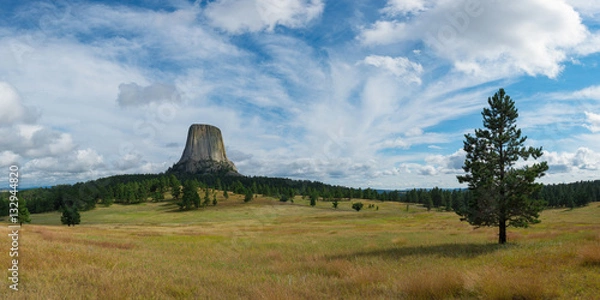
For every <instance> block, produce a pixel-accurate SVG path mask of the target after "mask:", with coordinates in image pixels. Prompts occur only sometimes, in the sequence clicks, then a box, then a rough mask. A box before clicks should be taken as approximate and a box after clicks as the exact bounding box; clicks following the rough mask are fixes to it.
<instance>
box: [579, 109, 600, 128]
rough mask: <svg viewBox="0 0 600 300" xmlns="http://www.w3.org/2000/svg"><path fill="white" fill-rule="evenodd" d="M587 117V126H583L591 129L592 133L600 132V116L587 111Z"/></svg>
mask: <svg viewBox="0 0 600 300" xmlns="http://www.w3.org/2000/svg"><path fill="white" fill-rule="evenodd" d="M585 117H586V119H587V124H584V125H583V126H584V127H585V128H587V129H589V130H590V131H591V132H594V133H595V132H600V114H595V113H591V112H587V111H586V112H585Z"/></svg>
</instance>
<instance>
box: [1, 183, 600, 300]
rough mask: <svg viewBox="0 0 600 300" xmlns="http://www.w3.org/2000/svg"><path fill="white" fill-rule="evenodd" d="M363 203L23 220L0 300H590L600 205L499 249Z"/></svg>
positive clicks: (441, 220)
mask: <svg viewBox="0 0 600 300" xmlns="http://www.w3.org/2000/svg"><path fill="white" fill-rule="evenodd" d="M353 202H356V200H354V201H353ZM362 202H363V203H365V208H364V209H363V210H361V211H360V212H356V211H354V210H352V209H351V202H341V203H340V206H339V208H338V209H337V210H334V209H333V208H332V206H331V203H327V202H318V204H317V207H314V208H313V207H310V206H309V205H308V200H301V199H299V197H297V198H296V199H295V203H293V204H292V203H289V202H288V203H281V202H279V201H277V200H276V199H272V198H263V197H258V198H255V199H254V200H253V201H252V202H250V203H247V204H244V203H243V201H242V196H240V195H234V196H232V197H230V198H229V199H228V200H225V199H223V198H219V204H218V205H217V206H210V207H207V208H205V209H199V210H194V211H185V212H181V211H178V210H177V206H176V205H175V204H172V203H169V202H163V203H143V204H139V205H128V206H124V205H112V206H111V207H98V208H96V209H95V210H92V211H88V212H82V213H81V220H82V223H81V225H77V226H75V227H66V226H62V225H60V214H59V213H47V214H39V215H32V217H31V218H32V224H26V225H25V226H24V227H23V228H22V229H21V231H20V240H19V241H20V246H19V248H20V249H19V269H20V284H19V288H20V290H19V291H17V292H13V291H11V290H9V289H8V281H6V279H5V284H4V285H3V287H2V288H1V289H0V298H2V299H186V298H190V299H600V203H592V204H590V205H589V206H587V207H584V208H579V209H574V210H564V209H562V210H547V211H544V212H543V213H542V217H541V220H542V223H540V224H537V225H534V226H532V227H530V228H527V229H514V228H511V229H509V237H508V239H509V244H507V245H503V246H500V245H497V244H496V241H497V234H496V229H495V228H480V229H473V228H472V227H471V226H469V225H468V224H467V223H465V222H460V221H459V217H458V216H457V215H456V214H454V213H452V212H438V211H431V212H427V211H426V210H424V209H423V208H422V207H419V206H415V205H411V206H410V207H409V210H408V211H407V210H406V208H407V207H406V204H402V203H391V202H385V203H383V202H378V201H377V202H375V201H373V202H370V201H366V200H363V201H362ZM368 204H374V205H376V206H377V207H378V209H376V208H367V205H368ZM0 232H1V233H2V236H3V238H1V239H0V248H1V249H3V250H2V253H5V254H4V255H2V256H0V257H2V261H1V265H2V266H4V267H10V265H9V264H10V258H9V256H8V254H7V252H8V250H9V248H10V246H9V242H10V241H9V238H8V237H7V233H8V232H9V231H8V228H7V226H2V227H1V229H0Z"/></svg>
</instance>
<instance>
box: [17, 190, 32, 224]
mask: <svg viewBox="0 0 600 300" xmlns="http://www.w3.org/2000/svg"><path fill="white" fill-rule="evenodd" d="M18 205H19V217H18V220H19V225H21V226H22V225H23V223H31V217H30V215H29V209H27V203H26V201H25V199H24V198H23V197H21V198H19V201H18Z"/></svg>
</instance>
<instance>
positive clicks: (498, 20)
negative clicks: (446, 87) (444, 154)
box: [359, 0, 598, 80]
mask: <svg viewBox="0 0 600 300" xmlns="http://www.w3.org/2000/svg"><path fill="white" fill-rule="evenodd" d="M404 3H405V4H406V5H408V7H420V6H419V5H420V4H413V2H412V1H411V2H404ZM415 3H416V2H415ZM588 36H589V32H588V30H587V28H586V27H585V26H584V25H583V24H582V23H581V18H580V16H579V14H578V13H577V12H576V11H574V10H573V8H572V7H571V6H569V5H567V4H566V3H564V2H562V1H542V0H526V1H520V2H519V3H518V4H517V3H512V4H511V3H503V2H502V3H501V2H498V1H489V2H481V1H439V2H437V3H436V4H435V5H434V6H433V7H432V8H430V9H426V10H425V11H423V12H421V13H419V14H418V15H416V16H415V17H414V18H411V19H409V20H408V21H403V22H401V21H399V20H385V19H384V20H379V21H377V22H375V23H374V24H373V25H372V26H371V27H369V28H364V29H363V30H362V31H361V33H360V34H359V39H360V40H361V41H362V42H363V44H366V45H390V44H396V43H409V42H414V41H424V42H425V43H426V44H427V45H428V46H429V47H430V48H431V49H432V50H433V51H434V52H435V53H436V54H437V55H438V56H439V57H441V58H444V59H446V60H448V61H449V62H450V63H451V64H452V65H453V66H454V68H455V69H456V70H457V71H460V72H464V73H467V74H471V75H473V76H477V77H484V78H487V79H488V80H493V79H497V78H502V77H506V76H515V74H527V75H531V76H535V75H544V76H547V77H550V78H555V77H556V76H558V74H560V72H561V71H562V69H563V65H562V63H563V62H565V61H566V60H567V59H568V55H569V54H571V53H576V52H577V51H578V48H579V47H582V48H581V51H584V49H583V47H587V48H589V49H588V50H585V51H586V52H587V53H588V54H589V53H591V52H594V51H597V50H598V49H596V50H594V48H593V47H591V46H589V45H588V46H585V45H584V44H585V43H589V42H587V41H586V39H587V38H588ZM596 44H597V43H596ZM590 47H591V48H590ZM587 48H586V49H587Z"/></svg>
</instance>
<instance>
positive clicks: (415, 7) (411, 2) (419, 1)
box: [382, 0, 429, 16]
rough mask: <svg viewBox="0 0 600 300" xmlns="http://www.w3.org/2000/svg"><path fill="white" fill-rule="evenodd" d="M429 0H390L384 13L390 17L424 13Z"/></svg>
mask: <svg viewBox="0 0 600 300" xmlns="http://www.w3.org/2000/svg"><path fill="white" fill-rule="evenodd" d="M428 2H429V1H427V0H388V2H387V4H386V6H385V8H384V9H383V10H382V12H384V13H386V14H389V15H392V16H394V15H398V14H408V13H417V12H420V11H424V10H425V9H426V7H427V5H428Z"/></svg>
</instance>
